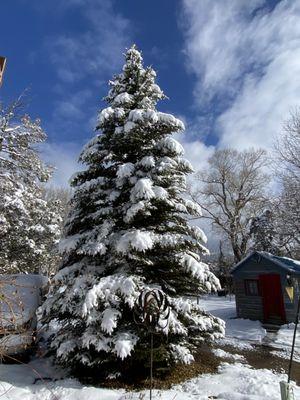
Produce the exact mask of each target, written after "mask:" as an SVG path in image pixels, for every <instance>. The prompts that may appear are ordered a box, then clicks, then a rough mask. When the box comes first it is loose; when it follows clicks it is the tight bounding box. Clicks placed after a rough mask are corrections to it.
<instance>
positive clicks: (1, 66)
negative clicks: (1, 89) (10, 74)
mask: <svg viewBox="0 0 300 400" xmlns="http://www.w3.org/2000/svg"><path fill="white" fill-rule="evenodd" d="M5 65H6V58H5V57H2V56H0V86H1V85H2V80H3V74H4V70H5Z"/></svg>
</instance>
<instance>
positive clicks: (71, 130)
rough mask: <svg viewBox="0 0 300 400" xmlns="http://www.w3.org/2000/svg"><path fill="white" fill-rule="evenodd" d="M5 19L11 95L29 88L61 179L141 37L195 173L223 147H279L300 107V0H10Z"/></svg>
mask: <svg viewBox="0 0 300 400" xmlns="http://www.w3.org/2000/svg"><path fill="white" fill-rule="evenodd" d="M1 17H2V18H1V28H2V30H1V32H2V41H1V50H0V52H1V54H2V55H5V56H6V57H7V58H8V63H7V70H6V73H5V77H4V84H3V87H2V88H1V92H0V96H1V99H2V100H3V101H4V102H9V101H10V100H12V99H14V98H15V97H16V96H18V95H19V94H20V93H21V92H22V91H23V90H24V89H26V88H29V92H28V95H27V100H28V111H29V113H30V114H31V115H32V116H34V117H40V118H41V119H42V123H43V126H44V128H45V130H46V132H47V134H48V138H49V140H48V143H47V145H45V146H44V148H43V156H44V158H45V159H46V160H47V161H49V162H52V164H55V165H56V166H57V172H56V174H55V183H56V184H59V185H61V184H65V182H66V181H67V179H68V178H69V175H70V174H71V173H72V172H73V171H74V170H75V169H76V168H78V167H77V166H76V163H75V159H76V157H77V155H78V152H79V150H80V148H81V146H82V145H83V144H84V143H85V142H86V141H87V140H88V139H89V138H90V137H91V136H92V135H93V127H94V124H95V118H96V113H97V111H98V110H99V109H100V108H101V107H103V106H104V104H103V103H102V101H101V98H102V97H103V96H105V94H106V93H107V81H108V80H109V79H110V78H111V77H112V75H113V74H114V73H117V72H119V70H120V68H121V66H122V62H123V60H122V53H123V52H124V49H125V48H126V47H128V46H130V45H131V44H132V43H136V44H137V45H138V47H139V48H140V49H141V50H142V52H143V56H144V61H145V64H146V65H149V64H151V65H153V67H154V68H155V70H156V71H157V73H158V83H159V84H160V86H161V87H162V89H163V90H164V91H165V93H166V94H167V95H168V96H169V98H170V99H169V100H167V101H164V102H161V103H160V105H159V108H160V109H161V110H163V111H166V112H171V113H174V114H175V115H177V116H180V117H182V118H183V119H184V121H185V123H186V127H187V130H186V133H185V134H184V135H183V136H182V137H181V139H180V140H181V142H182V143H183V145H184V146H185V149H186V156H187V158H189V159H190V160H191V161H192V162H193V164H194V165H195V167H196V169H198V168H202V167H204V166H205V163H206V161H207V158H208V157H209V155H210V154H211V153H212V151H213V150H214V148H216V147H218V148H220V147H226V146H231V147H235V148H239V149H242V148H247V147H249V146H256V147H265V148H267V149H270V148H271V147H272V142H273V140H274V138H275V136H276V135H277V134H279V133H280V131H281V124H282V122H283V120H284V119H286V118H287V117H288V114H289V111H290V110H291V109H292V108H294V107H296V106H299V104H300V79H299V76H300V1H299V0H294V1H284V0H282V1H266V0H251V1H248V0H222V1H218V0H152V1H137V0H52V1H50V0H43V1H40V0H14V1H12V0H2V2H1Z"/></svg>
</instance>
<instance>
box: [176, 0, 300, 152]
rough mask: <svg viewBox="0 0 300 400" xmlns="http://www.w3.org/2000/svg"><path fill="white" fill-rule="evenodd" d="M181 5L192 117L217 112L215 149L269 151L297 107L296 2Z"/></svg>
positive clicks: (299, 25) (299, 47)
mask: <svg viewBox="0 0 300 400" xmlns="http://www.w3.org/2000/svg"><path fill="white" fill-rule="evenodd" d="M270 4H271V3H270V2H267V1H265V0H253V1H248V0H224V1H221V2H211V1H209V0H201V1H197V0H183V10H184V17H183V23H184V29H185V35H186V45H185V54H186V57H187V67H188V69H189V70H190V71H191V72H192V73H194V74H195V76H196V79H197V85H196V88H195V92H194V96H195V104H196V106H197V108H198V110H199V113H203V112H205V110H207V109H213V108H215V109H217V115H215V118H214V121H213V125H212V126H211V129H212V130H214V131H215V132H217V133H218V135H219V146H233V147H236V148H245V147H248V146H263V147H266V148H269V147H270V146H271V145H272V141H273V138H274V136H275V135H276V134H277V133H279V132H280V131H281V123H282V121H283V120H284V119H285V118H286V117H287V116H288V113H289V110H290V109H291V108H292V107H294V106H296V105H298V104H299V92H300V81H299V80H298V79H297V76H299V75H300V3H299V2H298V1H290V0H282V1H280V2H277V3H276V4H275V5H274V4H273V6H272V7H271V5H270Z"/></svg>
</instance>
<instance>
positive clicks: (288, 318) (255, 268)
mask: <svg viewBox="0 0 300 400" xmlns="http://www.w3.org/2000/svg"><path fill="white" fill-rule="evenodd" d="M231 273H232V276H233V283H234V289H235V299H236V311H237V316H238V317H239V318H248V319H254V320H260V321H263V322H265V323H271V324H284V323H286V322H294V320H295V314H296V311H297V303H298V298H299V287H300V261H296V260H292V259H290V258H286V257H278V256H274V255H272V254H270V253H266V252H263V251H261V252H257V251H255V252H252V253H251V254H250V255H249V256H247V257H246V258H244V259H243V260H242V261H240V262H239V263H238V264H237V265H236V266H235V267H234V269H233V270H232V272H231Z"/></svg>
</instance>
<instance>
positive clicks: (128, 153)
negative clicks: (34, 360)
mask: <svg viewBox="0 0 300 400" xmlns="http://www.w3.org/2000/svg"><path fill="white" fill-rule="evenodd" d="M125 57H126V63H125V65H124V67H123V72H122V73H121V74H119V75H117V76H115V77H114V80H113V81H111V82H110V86H111V89H110V91H109V93H108V96H107V97H106V101H107V102H108V105H109V106H108V107H107V108H105V109H103V110H102V111H101V112H100V114H99V118H98V126H97V129H98V130H99V131H100V133H99V134H97V135H96V136H95V137H94V138H93V139H92V140H91V141H90V142H89V143H88V144H87V145H86V146H85V148H84V149H83V151H82V153H81V156H80V161H81V162H83V163H84V164H85V165H86V166H87V168H86V170H84V171H81V172H79V173H77V174H76V175H75V176H74V177H73V180H72V186H73V187H74V194H73V197H72V200H71V212H70V214H69V216H68V218H67V222H66V225H65V236H64V238H63V240H62V241H61V243H60V249H61V252H62V253H63V257H64V261H63V264H62V267H61V269H60V271H59V272H58V274H57V275H56V277H55V282H56V285H55V286H54V288H53V291H52V293H51V295H50V296H49V297H48V299H47V301H46V303H45V304H44V321H45V322H46V324H47V323H51V321H52V320H56V321H58V330H57V331H56V332H55V335H54V337H53V338H52V341H51V347H52V349H53V350H54V351H55V355H56V359H57V361H58V362H59V363H60V364H62V365H66V366H68V367H70V368H71V369H73V371H76V370H78V368H80V374H81V375H82V374H83V373H86V374H91V373H95V371H96V370H97V376H98V377H99V376H100V375H101V374H102V376H103V377H107V376H108V375H109V374H112V373H118V372H120V373H121V374H122V373H123V374H125V373H126V371H128V368H129V369H130V368H133V367H137V366H138V365H142V366H143V365H144V364H145V363H147V362H148V359H149V353H148V350H149V349H148V348H149V336H148V332H147V330H145V329H144V328H142V327H141V326H139V325H136V323H135V322H134V317H133V306H134V303H135V300H136V298H137V297H138V295H139V294H140V292H141V290H143V289H145V288H160V289H161V290H162V291H163V292H164V293H165V294H166V296H167V298H168V301H169V304H170V309H171V313H170V316H169V320H168V325H167V327H166V328H165V329H163V331H162V332H161V335H159V336H156V337H155V347H156V348H159V350H157V351H156V352H155V360H156V362H157V363H158V362H159V360H161V364H163V365H165V366H170V365H172V363H174V362H183V363H189V362H191V361H192V360H193V355H192V352H193V350H194V349H195V346H197V345H198V344H199V343H200V342H202V341H203V340H210V339H214V338H218V337H220V336H222V335H223V333H224V324H223V321H221V320H220V319H218V318H216V317H213V316H212V315H210V314H208V313H206V312H204V311H203V310H201V308H200V307H199V306H198V305H196V304H195V302H194V301H191V300H188V299H186V298H185V297H184V295H186V294H194V295H199V294H201V293H207V292H209V291H211V290H214V289H216V288H218V286H219V283H218V280H217V279H216V277H215V276H214V275H213V274H212V273H211V272H210V271H209V269H208V267H207V265H206V264H204V263H203V262H201V258H200V256H201V255H202V254H203V253H205V252H206V249H205V247H204V245H203V242H205V241H206V238H205V235H204V233H203V232H202V231H201V229H200V228H198V227H195V226H190V225H189V223H188V222H187V219H188V217H189V216H190V215H191V214H192V215H193V216H199V215H200V209H199V206H197V205H196V204H195V203H193V202H191V201H190V200H187V199H186V197H185V196H184V194H185V188H186V175H187V174H188V173H190V172H191V171H192V167H191V165H190V163H189V162H188V161H186V160H185V159H183V158H182V154H183V148H182V146H181V145H180V144H179V143H178V142H177V141H176V140H174V139H173V138H172V137H171V134H172V133H173V132H178V131H182V130H183V129H184V126H183V123H182V122H181V121H180V120H178V119H176V118H175V117H174V116H172V115H169V114H165V113H162V112H158V111H157V110H156V103H157V102H158V101H159V100H161V99H163V98H165V96H164V94H163V92H162V91H161V89H160V88H159V86H158V85H157V84H155V78H156V74H155V72H154V70H153V69H152V68H144V67H143V64H142V57H141V54H140V52H139V51H138V50H137V49H136V47H135V46H132V47H131V48H130V49H129V50H128V51H127V52H126V55H125ZM161 364H160V365H161ZM83 367H85V368H86V371H85V372H83V369H82V368H83ZM97 367H99V368H97ZM143 369H144V368H142V370H143ZM92 371H93V372H92ZM131 371H132V369H131Z"/></svg>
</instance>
